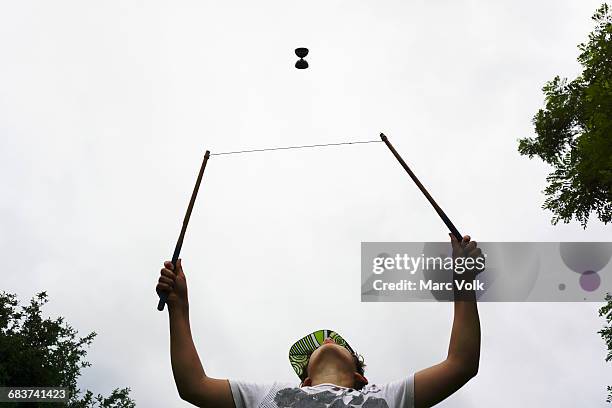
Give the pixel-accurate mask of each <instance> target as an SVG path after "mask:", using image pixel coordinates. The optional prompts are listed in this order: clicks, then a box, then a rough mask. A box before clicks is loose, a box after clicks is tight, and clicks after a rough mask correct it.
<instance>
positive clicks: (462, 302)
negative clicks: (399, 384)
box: [414, 234, 482, 408]
mask: <svg viewBox="0 0 612 408" xmlns="http://www.w3.org/2000/svg"><path fill="white" fill-rule="evenodd" d="M449 235H451V244H452V246H453V257H454V258H457V257H472V258H478V257H481V256H482V251H481V250H480V249H479V248H477V246H476V242H475V241H472V242H470V237H469V236H465V237H464V238H463V240H462V242H458V241H457V239H456V238H455V237H454V236H452V234H449ZM475 275H476V274H475V272H465V273H464V274H463V275H462V276H457V275H456V274H455V276H454V277H453V278H454V279H455V278H456V279H466V280H468V279H472V278H474V277H475ZM454 310H455V313H454V316H455V317H454V319H453V328H452V331H451V338H450V344H449V347H448V355H447V357H446V360H444V361H442V362H441V363H439V364H436V365H434V366H432V367H429V368H426V369H424V370H421V371H419V372H417V373H416V374H415V376H414V405H415V407H417V408H421V407H431V406H433V405H435V404H437V403H438V402H440V401H442V400H444V399H446V398H447V397H448V396H450V395H451V394H453V393H454V392H455V391H457V390H458V389H459V388H461V387H462V386H463V385H464V384H465V383H467V382H468V381H469V380H470V379H471V378H472V377H474V376H475V375H476V374H477V373H478V365H479V360H480V319H479V318H478V308H477V307H476V295H475V293H474V291H471V290H470V291H467V290H464V291H458V290H456V289H455V303H454Z"/></svg>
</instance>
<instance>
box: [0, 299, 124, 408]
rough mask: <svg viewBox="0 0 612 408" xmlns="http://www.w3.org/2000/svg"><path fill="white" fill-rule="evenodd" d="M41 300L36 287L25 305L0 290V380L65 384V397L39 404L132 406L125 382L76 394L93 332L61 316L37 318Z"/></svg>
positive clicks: (78, 407) (72, 407)
mask: <svg viewBox="0 0 612 408" xmlns="http://www.w3.org/2000/svg"><path fill="white" fill-rule="evenodd" d="M47 301H48V299H47V294H46V293H45V292H41V293H39V294H37V295H36V296H35V297H33V298H32V299H31V300H30V304H29V305H27V306H21V305H20V304H19V302H18V300H17V296H16V295H14V294H10V293H6V292H2V293H0V386H2V387H10V386H17V387H18V386H21V387H26V386H37V387H66V388H68V394H69V395H70V399H69V402H68V403H67V404H53V403H44V404H41V406H45V407H49V408H51V407H58V406H63V407H70V408H94V407H104V408H133V407H135V403H134V401H133V400H132V399H130V397H129V392H130V389H129V388H123V389H115V390H113V392H112V393H111V395H110V396H109V397H104V396H102V395H100V394H98V395H94V394H93V392H91V391H89V390H87V391H86V392H85V393H84V395H83V394H82V392H81V390H79V389H78V387H77V379H78V377H79V376H80V375H81V369H82V368H85V367H89V366H90V365H91V364H90V363H88V362H87V361H85V360H84V359H85V356H86V355H87V351H86V349H85V348H86V347H89V346H90V345H91V343H92V341H93V339H94V337H95V336H96V333H95V332H92V333H90V334H88V335H87V336H85V337H79V336H78V333H77V331H76V330H75V329H73V328H72V327H71V326H70V325H69V324H67V323H66V322H65V321H64V318H63V317H58V318H57V319H50V318H46V319H43V317H42V307H43V306H44V305H45V304H46V303H47ZM3 406H7V407H9V406H11V404H9V403H6V404H3ZM13 406H15V407H17V406H19V407H26V406H28V405H27V403H20V404H15V405H13ZM29 406H36V404H30V405H29Z"/></svg>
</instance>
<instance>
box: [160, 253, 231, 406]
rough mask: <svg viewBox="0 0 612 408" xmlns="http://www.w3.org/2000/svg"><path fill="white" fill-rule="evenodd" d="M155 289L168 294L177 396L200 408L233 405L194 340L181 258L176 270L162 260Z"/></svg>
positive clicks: (226, 388)
mask: <svg viewBox="0 0 612 408" xmlns="http://www.w3.org/2000/svg"><path fill="white" fill-rule="evenodd" d="M156 291H157V293H158V294H160V293H167V294H168V300H167V302H166V303H167V305H168V315H169V317H170V358H171V362H172V373H173V374H174V381H175V383H176V388H177V390H178V393H179V395H180V397H181V398H182V399H183V400H185V401H188V402H190V403H192V404H194V405H197V406H201V407H220V408H234V400H233V398H232V392H231V389H230V385H229V381H228V380H221V379H215V378H211V377H208V376H207V375H206V373H205V372H204V368H203V367H202V363H201V362H200V358H199V356H198V352H197V350H196V348H195V344H194V343H193V338H192V336H191V327H190V324H189V301H188V297H187V281H186V279H185V274H184V272H183V268H182V266H181V260H180V259H179V260H178V261H177V263H176V273H175V272H174V267H173V265H172V263H171V262H168V261H166V262H164V268H162V270H161V273H160V277H159V281H158V283H157V287H156Z"/></svg>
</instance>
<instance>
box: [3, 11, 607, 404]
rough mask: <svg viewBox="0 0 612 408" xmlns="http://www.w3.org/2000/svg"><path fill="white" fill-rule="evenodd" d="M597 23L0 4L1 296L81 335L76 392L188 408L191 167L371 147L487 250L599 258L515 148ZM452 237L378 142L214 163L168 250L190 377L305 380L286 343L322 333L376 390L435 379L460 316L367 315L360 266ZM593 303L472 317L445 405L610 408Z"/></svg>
mask: <svg viewBox="0 0 612 408" xmlns="http://www.w3.org/2000/svg"><path fill="white" fill-rule="evenodd" d="M599 4H600V2H599V1H592V0H571V1H569V0H562V1H560V0H546V1H536V2H534V1H484V0H478V1H477V0H471V1H468V0H465V1H443V0H438V1H424V0H420V1H383V2H355V1H353V2H348V1H345V2H339V1H324V2H323V1H315V2H313V1H309V2H304V1H302V2H288V1H265V2H251V1H225V2H201V1H173V2H170V1H165V2H160V1H133V2H119V1H104V2H93V1H54V2H48V1H38V2H34V1H6V0H5V1H1V2H0V56H1V57H0V58H1V61H2V62H1V63H0V135H1V137H0V182H1V186H2V194H1V195H0V231H1V232H0V251H1V254H2V261H3V264H4V265H3V267H4V272H3V274H2V280H3V283H2V287H1V289H2V290H6V291H9V292H13V293H17V294H18V295H19V297H20V298H21V299H22V300H23V301H26V300H27V299H29V298H30V297H31V296H32V295H34V294H35V293H36V292H38V291H42V290H46V291H47V292H48V294H49V297H50V299H51V301H50V303H49V305H48V307H47V308H46V310H47V312H48V313H50V314H51V315H52V316H58V315H61V316H65V317H66V319H67V320H68V321H69V322H71V323H72V324H73V325H74V327H75V328H77V329H78V330H79V332H80V333H81V334H83V335H84V334H86V333H88V332H90V331H96V332H98V337H97V338H96V340H95V341H94V343H93V346H92V347H91V349H90V351H89V354H88V360H89V361H91V362H92V364H93V366H92V367H90V368H87V369H85V370H84V371H83V375H82V377H81V379H80V383H79V385H80V386H81V387H82V388H89V389H91V390H93V391H94V392H102V393H108V392H110V390H112V389H113V388H115V387H124V386H129V387H131V388H132V395H133V397H134V398H135V399H136V401H137V403H138V406H141V407H161V406H168V407H170V406H171V407H180V406H186V405H188V404H186V403H183V402H182V401H180V399H179V397H178V395H177V392H176V389H175V386H174V382H173V379H172V372H171V369H170V356H169V337H168V321H167V320H168V318H167V314H166V313H159V312H157V311H156V309H155V306H156V304H157V296H156V294H155V293H154V286H155V283H156V281H157V277H158V274H159V269H160V268H161V266H162V262H163V261H164V260H167V259H169V258H170V257H171V255H172V251H173V249H174V244H175V242H176V238H177V236H178V233H179V230H180V226H181V222H182V218H183V215H184V211H185V208H186V206H187V202H188V199H189V195H190V194H191V190H192V188H193V183H194V181H195V177H196V175H197V171H198V169H199V166H200V163H201V158H202V155H203V154H204V151H205V150H206V149H209V150H211V151H213V152H221V151H227V150H242V149H248V148H261V147H269V146H279V145H280V146H286V145H304V144H315V143H335V142H344V141H354V140H375V139H377V138H378V134H379V133H380V132H384V133H385V134H387V136H389V138H390V140H391V141H392V142H393V143H394V145H395V147H396V148H397V149H398V151H400V152H401V153H402V155H403V156H404V158H405V159H406V161H408V162H409V164H410V165H411V167H412V168H413V170H414V171H415V172H416V174H417V175H418V176H419V177H420V178H421V180H422V181H423V183H424V184H425V185H427V186H428V188H429V189H430V192H431V193H432V195H433V196H434V197H435V198H436V200H437V201H438V202H439V204H440V205H441V206H442V207H443V208H444V209H445V211H446V212H447V213H448V215H449V216H450V217H451V219H452V220H453V222H454V223H455V225H457V227H458V228H459V230H460V231H461V232H463V233H466V234H470V235H471V236H472V237H473V238H474V239H476V240H478V241H604V240H609V239H610V227H609V226H604V225H602V224H601V223H598V221H597V220H596V219H595V218H593V219H592V222H591V223H590V225H589V227H588V229H587V230H583V229H582V228H581V227H580V226H579V225H577V224H576V223H573V224H569V225H557V226H552V225H551V224H550V218H551V214H550V213H548V212H545V211H543V210H542V209H541V208H540V207H541V204H542V202H543V201H544V196H543V194H542V190H543V189H544V187H545V185H546V183H545V177H546V175H547V174H548V172H549V171H550V168H548V167H547V166H546V165H544V164H543V163H542V162H540V161H538V160H537V159H533V160H529V159H528V158H526V157H522V156H519V154H518V153H517V139H518V138H521V137H525V136H532V135H534V131H533V126H532V124H531V119H532V117H533V115H534V114H535V113H536V111H537V109H539V108H540V107H542V105H543V97H542V92H541V88H542V86H543V85H544V83H545V82H546V81H547V80H550V79H552V78H553V77H554V76H555V75H557V74H559V75H561V76H567V77H570V78H573V77H574V76H575V75H576V74H577V73H578V72H580V66H579V64H578V63H577V62H576V56H577V55H578V50H577V48H576V45H577V44H578V43H580V42H582V41H584V40H586V38H587V35H588V33H589V32H590V31H591V29H592V22H591V20H590V17H591V15H592V14H593V12H594V11H595V9H596V8H597V6H598V5H599ZM296 47H308V48H309V49H310V54H309V55H308V57H307V61H308V62H309V64H310V68H309V69H307V70H297V69H295V68H294V63H295V61H296V57H295V55H294V52H293V50H294V49H295V48H296ZM447 239H448V236H447V231H446V229H445V227H444V225H443V224H442V223H441V221H440V220H439V219H438V218H437V216H436V214H435V213H434V212H433V211H432V209H431V207H430V206H429V205H428V204H427V202H426V201H425V199H424V198H423V197H422V195H421V194H420V193H419V191H418V190H417V189H416V187H415V186H414V185H413V183H412V182H411V181H410V180H409V179H408V178H407V176H406V174H405V173H404V172H403V170H402V169H401V168H400V167H399V165H398V163H397V162H396V161H395V160H394V159H393V157H392V156H391V155H390V153H389V152H388V151H387V150H386V149H385V148H384V146H383V145H382V144H370V145H356V146H344V147H331V148H327V149H317V150H294V151H285V152H270V153H257V154H250V155H240V156H225V157H224V156H220V157H213V158H212V159H211V160H210V161H209V164H208V168H207V170H206V175H205V178H204V182H203V185H202V188H201V190H200V195H199V197H198V201H197V203H196V206H195V209H194V212H193V216H192V219H191V223H190V225H189V229H188V232H187V238H186V240H185V244H184V246H183V251H182V258H183V260H184V261H183V265H184V268H185V273H186V276H187V279H188V284H189V290H190V303H191V321H192V328H193V334H194V337H195V341H196V345H197V347H198V350H199V353H200V356H201V358H202V361H203V364H204V367H205V369H206V371H207V373H208V374H209V375H210V376H213V377H217V378H235V379H238V378H240V379H245V380H251V381H262V382H263V381H265V382H268V381H274V380H280V381H294V380H297V378H294V373H293V372H292V369H291V367H290V365H289V364H288V361H287V353H288V348H289V346H290V345H291V343H292V341H294V340H296V339H297V338H299V337H301V336H303V335H304V334H306V333H307V332H309V331H312V330H314V329H318V328H330V329H334V330H337V331H338V332H340V333H341V334H342V335H343V336H344V337H345V338H346V339H347V340H348V341H349V342H350V343H351V344H352V345H353V347H354V348H355V349H357V351H359V352H360V353H362V354H363V355H364V356H365V359H366V363H367V365H368V367H367V369H366V375H367V377H368V378H369V379H370V382H374V383H384V382H387V381H390V380H394V379H398V378H400V377H402V376H406V375H408V374H410V373H413V372H415V371H417V370H419V369H422V368H425V367H427V366H429V365H431V364H434V363H437V362H439V361H440V360H441V359H443V358H444V357H445V354H446V350H447V347H448V339H449V334H450V327H451V319H452V305H451V304H448V303H428V304H415V303H396V304H386V303H361V302H360V264H359V262H360V258H359V253H360V243H361V242H362V241H445V240H447ZM608 278H609V277H608ZM604 279H605V277H604ZM599 306H600V304H595V303H588V304H578V303H573V304H556V303H550V304H543V303H542V304H535V303H532V304H516V303H509V304H500V303H497V304H496V303H488V304H481V305H480V312H481V321H482V335H483V344H482V347H483V348H482V355H481V365H480V367H481V368H480V372H479V375H478V376H477V377H476V378H475V379H474V380H473V381H471V382H470V383H469V384H468V385H467V386H466V387H464V388H463V389H461V390H460V391H459V392H458V393H456V394H455V395H454V396H452V397H451V398H449V399H448V400H447V401H445V402H444V403H442V404H440V406H443V407H476V406H496V407H516V406H524V407H540V406H555V407H576V406H588V407H597V406H604V405H605V404H604V400H605V394H606V391H605V385H606V384H610V383H612V381H610V379H611V378H612V368H611V367H610V365H609V364H608V365H606V364H605V363H604V357H605V347H604V344H603V342H602V340H601V339H600V337H599V336H598V335H597V334H596V331H597V330H598V329H599V328H600V327H601V326H602V325H603V319H601V318H599V317H597V313H596V311H597V309H598V307H599Z"/></svg>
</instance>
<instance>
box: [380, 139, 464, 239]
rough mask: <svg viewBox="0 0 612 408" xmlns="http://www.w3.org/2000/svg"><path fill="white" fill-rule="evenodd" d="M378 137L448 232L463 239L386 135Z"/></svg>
mask: <svg viewBox="0 0 612 408" xmlns="http://www.w3.org/2000/svg"><path fill="white" fill-rule="evenodd" d="M380 138H381V139H382V141H383V142H385V144H386V145H387V147H388V148H389V150H391V153H393V155H394V156H395V158H396V159H397V161H399V162H400V164H401V165H402V167H403V168H404V170H406V173H408V175H409V176H410V178H411V179H412V181H414V183H415V184H416V185H417V187H418V188H419V190H421V192H422V193H423V195H425V198H427V201H429V203H430V204H431V205H432V206H433V208H434V210H436V212H437V213H438V215H439V216H440V218H442V221H444V224H446V226H447V227H448V229H449V230H450V232H451V233H452V234H453V235H454V236H455V238H457V241H459V242H461V240H462V239H463V236H461V234H460V233H459V231H458V230H457V228H456V227H455V226H454V225H453V223H452V222H451V220H450V219H449V218H448V217H447V216H446V214H445V213H444V211H442V208H440V206H439V205H438V203H436V202H435V200H434V199H433V197H432V196H431V194H429V192H428V191H427V189H425V186H423V184H422V183H421V182H420V181H419V179H418V178H417V176H416V175H415V174H414V173H413V172H412V170H410V167H408V165H407V164H406V162H405V161H404V159H402V156H400V155H399V153H398V152H397V150H395V148H394V147H393V145H392V144H391V142H389V139H387V136H385V135H384V134H383V133H381V134H380Z"/></svg>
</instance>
